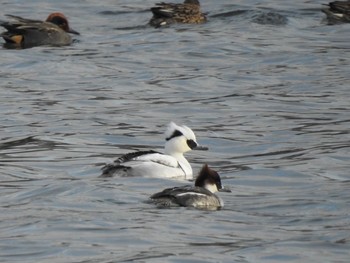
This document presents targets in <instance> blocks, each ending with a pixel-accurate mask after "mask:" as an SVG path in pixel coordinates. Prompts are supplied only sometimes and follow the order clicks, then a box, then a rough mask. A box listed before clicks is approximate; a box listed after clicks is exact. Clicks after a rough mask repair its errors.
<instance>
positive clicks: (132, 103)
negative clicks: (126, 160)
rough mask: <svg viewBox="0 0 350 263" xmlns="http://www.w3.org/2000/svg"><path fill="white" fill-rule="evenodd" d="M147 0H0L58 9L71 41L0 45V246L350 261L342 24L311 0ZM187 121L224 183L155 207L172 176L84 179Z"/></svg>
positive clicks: (43, 255) (14, 253) (347, 54)
mask: <svg viewBox="0 0 350 263" xmlns="http://www.w3.org/2000/svg"><path fill="white" fill-rule="evenodd" d="M155 2H156V1H155V0H154V1H153V0H152V1H151V0H147V1H144V0H135V1H129V0H122V1H114V0H113V1H111V0H101V1H91V0H85V1H83V0H76V1H67V0H64V1H53V0H52V1H39V0H38V1H37V0H35V1H34V0H18V1H2V2H1V11H0V17H1V19H4V18H5V17H4V15H5V14H8V13H9V14H17V15H20V16H25V17H32V18H41V19H45V18H46V16H47V15H48V14H49V13H51V12H54V11H62V12H63V13H65V14H66V15H67V16H68V18H69V21H70V23H71V26H72V27H73V28H74V29H75V30H77V31H79V32H80V33H81V36H78V37H76V36H75V38H76V41H75V42H74V44H73V45H72V46H69V47H61V48H58V47H37V48H32V49H25V50H6V49H3V48H1V49H0V61H1V62H0V111H1V115H0V168H1V170H0V200H1V201H0V204H1V205H0V262H127V261H130V262H338V263H339V262H349V258H350V252H349V251H350V246H349V242H350V209H349V208H350V192H349V187H350V174H349V170H350V169H349V168H350V164H349V163H350V157H349V156H350V134H349V133H350V132H349V131H350V114H349V110H350V99H349V98H350V86H349V83H350V44H349V43H350V42H349V29H350V24H343V25H336V26H329V25H327V24H326V22H325V21H324V14H323V13H321V12H320V8H321V7H322V6H321V4H323V3H325V1H321V0H312V1H288V2H286V1H277V0H268V1H262V2H261V1H256V0H255V1H253V0H248V1H232V0H217V1H208V0H202V1H201V2H202V9H203V10H204V11H207V12H208V16H209V21H208V23H206V24H203V25H196V26H186V25H182V26H181V25H177V26H172V27H169V28H162V29H154V28H151V27H148V26H147V25H146V24H147V22H148V20H149V18H150V17H151V15H150V12H149V11H148V8H149V7H151V6H152V5H153V4H154V3H155ZM169 121H175V122H176V123H178V124H185V125H188V126H189V127H191V128H192V129H193V130H194V131H195V133H196V135H197V139H198V141H199V143H201V144H203V145H206V146H208V147H209V148H210V150H209V151H207V152H195V151H193V152H191V153H189V154H187V157H188V159H189V161H190V162H191V164H192V166H193V169H194V171H195V172H197V171H198V170H199V169H200V167H201V166H202V164H204V163H208V164H209V165H210V166H211V167H212V168H214V169H216V170H217V171H219V173H220V174H221V176H222V181H223V184H224V185H225V186H226V187H229V188H231V190H232V193H219V195H220V196H221V198H222V199H223V200H224V202H225V207H224V209H222V210H220V211H198V210H193V209H186V208H180V209H157V208H156V207H155V206H154V205H152V204H150V203H148V202H147V200H148V196H150V195H151V194H152V193H154V192H156V191H159V190H162V189H163V188H165V187H170V186H175V185H181V184H184V182H179V181H172V180H165V179H148V178H112V179H100V178H98V175H99V174H100V168H101V167H102V166H103V165H104V164H105V163H109V162H111V161H113V160H114V159H115V158H117V157H118V156H120V155H121V154H124V153H127V152H130V151H133V150H139V149H141V150H143V149H155V150H160V151H161V150H162V148H163V143H164V138H163V132H164V129H165V125H166V124H167V123H168V122H169Z"/></svg>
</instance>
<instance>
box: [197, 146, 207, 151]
mask: <svg viewBox="0 0 350 263" xmlns="http://www.w3.org/2000/svg"><path fill="white" fill-rule="evenodd" d="M193 150H196V151H208V150H209V147H207V146H202V145H197V146H196V147H195V148H193Z"/></svg>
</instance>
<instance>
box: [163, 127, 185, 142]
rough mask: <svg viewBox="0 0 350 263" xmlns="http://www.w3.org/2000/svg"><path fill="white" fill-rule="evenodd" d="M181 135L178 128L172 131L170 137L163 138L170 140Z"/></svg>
mask: <svg viewBox="0 0 350 263" xmlns="http://www.w3.org/2000/svg"><path fill="white" fill-rule="evenodd" d="M182 135H183V134H182V132H180V131H178V130H175V131H174V132H173V134H172V135H171V136H170V137H168V138H166V139H165V140H166V141H169V140H171V139H172V138H174V137H178V136H182Z"/></svg>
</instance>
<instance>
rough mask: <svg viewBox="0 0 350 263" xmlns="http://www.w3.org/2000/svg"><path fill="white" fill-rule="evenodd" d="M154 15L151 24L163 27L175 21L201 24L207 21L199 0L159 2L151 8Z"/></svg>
mask: <svg viewBox="0 0 350 263" xmlns="http://www.w3.org/2000/svg"><path fill="white" fill-rule="evenodd" d="M151 11H152V13H153V17H152V18H151V20H150V22H149V23H150V25H151V26H154V27H161V26H165V25H169V24H174V23H185V24H200V23H204V22H206V21H207V18H206V15H205V14H204V13H202V12H201V10H200V3H199V1H198V0H185V2H184V3H183V4H173V3H164V2H161V3H157V4H156V6H155V7H152V8H151Z"/></svg>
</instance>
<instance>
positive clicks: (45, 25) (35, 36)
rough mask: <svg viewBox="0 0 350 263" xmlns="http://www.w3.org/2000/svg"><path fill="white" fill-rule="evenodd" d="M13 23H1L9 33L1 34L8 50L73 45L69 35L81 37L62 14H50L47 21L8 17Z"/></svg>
mask: <svg viewBox="0 0 350 263" xmlns="http://www.w3.org/2000/svg"><path fill="white" fill-rule="evenodd" d="M6 16H7V17H10V18H12V19H13V21H7V22H1V24H0V25H1V26H2V27H4V28H5V29H6V30H7V31H6V32H3V33H1V37H2V38H3V39H4V40H5V42H6V43H5V47H8V48H31V47H35V46H42V45H50V46H64V45H69V44H71V43H72V38H71V36H70V35H69V34H68V33H71V34H76V35H79V33H78V32H77V31H75V30H73V29H72V28H70V27H69V23H68V20H67V18H66V17H65V16H64V15H63V14H62V13H52V14H50V15H49V16H48V17H47V19H46V21H40V20H33V19H27V18H22V17H19V16H14V15H6Z"/></svg>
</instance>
